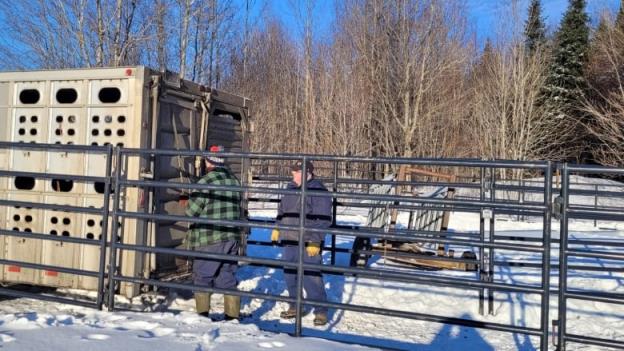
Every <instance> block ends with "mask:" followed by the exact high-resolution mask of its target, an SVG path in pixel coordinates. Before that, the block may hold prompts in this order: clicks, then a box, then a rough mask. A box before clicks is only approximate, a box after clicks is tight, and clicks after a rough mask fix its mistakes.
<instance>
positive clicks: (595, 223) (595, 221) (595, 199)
mask: <svg viewBox="0 0 624 351" xmlns="http://www.w3.org/2000/svg"><path fill="white" fill-rule="evenodd" d="M594 189H595V192H594V210H597V209H598V184H596V185H594ZM597 225H598V221H597V220H595V219H594V227H596V226H597Z"/></svg>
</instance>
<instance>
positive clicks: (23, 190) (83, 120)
mask: <svg viewBox="0 0 624 351" xmlns="http://www.w3.org/2000/svg"><path fill="white" fill-rule="evenodd" d="M250 133H251V115H250V101H249V100H248V99H246V98H243V97H240V96H236V95H232V94H229V93H225V92H222V91H219V90H216V89H211V88H209V87H205V86H202V85H199V84H196V83H193V82H190V81H187V80H183V79H180V77H179V76H178V75H176V74H173V73H170V72H158V71H154V70H151V69H149V68H146V67H142V66H136V67H122V68H94V69H71V70H41V71H21V72H0V141H6V142H14V143H19V142H23V143H42V144H74V145H93V146H101V145H108V144H112V145H115V146H121V147H125V148H141V149H155V148H158V149H177V150H206V149H207V146H209V145H211V144H221V145H223V146H224V147H225V149H226V151H231V152H245V151H248V148H249V145H250V143H249V138H250ZM105 158H106V155H102V154H91V153H88V152H82V153H80V152H77V153H72V152H59V151H51V150H40V151H37V150H22V149H17V148H5V149H0V169H1V170H12V171H21V172H33V173H46V174H58V175H77V176H96V177H105V176H107V175H106V174H105V173H106V160H105ZM228 162H229V165H230V167H231V169H232V170H233V171H234V172H235V174H237V175H238V176H239V177H240V180H241V181H242V182H243V183H246V182H247V180H248V177H249V176H248V169H249V167H248V165H247V164H246V162H244V161H242V160H240V159H238V160H234V159H228ZM113 164H114V163H113ZM199 164H200V162H199V160H198V159H196V158H193V157H160V158H154V157H148V156H146V157H136V158H129V159H128V160H127V162H126V164H124V165H123V167H124V169H123V173H124V175H125V177H126V178H127V179H134V180H138V179H153V180H159V181H170V182H180V183H188V182H191V181H193V180H195V178H196V177H197V176H199V175H200V174H199V168H198V166H199ZM104 188H105V186H104V184H103V183H98V182H94V183H80V182H74V181H72V180H68V179H64V178H63V177H58V179H40V178H37V177H21V176H20V177H2V178H0V200H14V201H24V202H35V203H46V204H60V205H71V206H78V207H95V208H101V207H103V204H104V196H103V194H104V193H105V191H104V190H105V189H104ZM180 195H181V190H180V189H156V190H154V189H137V188H128V189H125V190H124V193H123V194H122V197H121V203H120V204H121V206H122V207H123V209H126V210H128V211H135V212H136V211H138V212H146V213H162V214H176V215H182V214H183V213H184V211H183V210H184V208H183V205H182V202H180V201H178V200H179V198H180ZM111 203H112V202H111ZM0 223H1V227H2V229H5V230H16V231H23V232H32V233H41V234H45V235H62V236H68V237H77V238H86V239H92V240H98V239H99V238H101V235H103V233H101V226H102V218H101V217H98V216H97V215H91V214H82V213H71V212H63V211H54V210H50V209H37V208H32V207H20V206H4V207H0ZM120 224H121V226H120V229H119V233H118V234H117V235H118V238H120V239H121V241H122V242H123V243H128V244H148V245H153V246H156V247H165V248H173V247H179V246H180V245H181V244H182V242H183V238H184V235H185V233H186V230H187V224H186V223H185V222H162V221H161V222H147V221H142V220H136V219H124V220H123V223H120ZM108 228H111V226H110V225H109V226H108ZM109 230H110V229H109ZM107 235H108V237H109V238H110V237H111V234H110V233H107ZM99 257H100V248H99V247H98V246H90V245H78V244H73V243H65V242H56V241H46V240H38V239H34V238H21V237H13V236H6V235H3V236H1V237H0V259H6V260H11V261H23V262H31V263H35V264H45V265H50V266H59V267H68V268H75V269H84V270H91V271H97V270H98V260H99ZM119 260H120V261H119V267H120V270H121V273H122V274H124V275H127V276H136V277H154V276H157V277H164V276H167V275H168V274H174V273H176V272H180V271H181V269H182V268H183V267H182V266H184V265H185V260H183V259H179V258H176V257H173V256H171V255H145V254H142V253H138V252H134V251H124V252H123V253H122V255H121V257H120V258H119ZM0 282H3V283H24V284H34V285H43V286H51V287H66V288H78V289H87V290H94V289H97V280H96V278H93V277H83V276H79V275H74V274H66V273H62V272H50V271H46V270H41V269H31V268H25V267H20V266H19V265H3V266H2V269H1V270H0ZM120 292H121V293H122V294H124V295H126V296H134V295H136V294H138V293H139V287H138V286H137V285H136V284H124V285H122V286H121V291H120Z"/></svg>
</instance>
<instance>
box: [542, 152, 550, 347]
mask: <svg viewBox="0 0 624 351" xmlns="http://www.w3.org/2000/svg"><path fill="white" fill-rule="evenodd" d="M547 166H548V168H547V169H546V172H545V174H544V207H545V209H544V226H543V234H542V238H543V241H542V247H543V248H544V252H543V253H542V289H543V290H542V305H541V327H542V336H541V337H540V342H541V348H540V350H548V326H549V325H548V318H549V316H548V312H549V309H550V308H549V307H550V305H549V304H550V243H551V241H550V237H551V231H550V229H551V228H550V226H551V222H550V220H551V218H550V216H551V214H552V211H551V206H552V201H551V200H552V163H551V162H548V164H547Z"/></svg>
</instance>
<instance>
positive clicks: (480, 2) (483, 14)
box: [267, 0, 620, 43]
mask: <svg viewBox="0 0 624 351" xmlns="http://www.w3.org/2000/svg"><path fill="white" fill-rule="evenodd" d="M267 1H268V3H267V5H268V10H269V11H270V12H271V13H272V14H274V15H275V16H276V17H278V18H279V19H280V20H281V21H283V22H284V24H285V25H286V26H287V27H288V28H289V29H290V30H291V34H292V35H293V36H296V37H299V36H300V35H301V25H300V23H301V21H300V20H298V16H297V14H296V12H297V11H296V9H295V8H296V7H297V6H305V5H304V3H305V1H299V0H267ZM336 1H341V0H316V1H315V2H314V9H313V14H314V18H313V21H314V31H315V32H316V34H317V35H320V36H321V37H322V36H324V35H326V34H327V33H328V32H329V29H330V28H331V24H332V22H333V20H334V6H335V2H336ZM464 1H465V4H466V8H467V10H468V12H469V13H468V18H469V20H470V25H471V26H473V28H475V30H476V33H477V41H478V42H479V43H483V42H484V41H485V39H486V38H487V37H492V36H494V32H495V31H496V28H497V27H498V24H497V23H498V22H499V21H498V20H499V18H500V16H501V10H502V8H503V7H504V6H506V4H509V0H464ZM529 2H530V0H518V6H519V8H520V10H521V14H522V15H523V20H524V18H525V17H526V13H527V8H528V4H529ZM619 5H620V0H587V12H588V13H589V15H590V16H591V17H592V20H595V18H597V15H598V13H599V12H600V11H601V10H602V9H604V8H610V9H612V10H617V9H618V7H619ZM567 6H568V0H542V9H543V15H544V17H545V18H546V24H547V26H548V29H549V30H551V31H554V30H556V29H557V26H558V24H559V21H560V20H561V17H562V15H563V13H564V12H565V10H566V8H567Z"/></svg>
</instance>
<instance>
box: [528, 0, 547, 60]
mask: <svg viewBox="0 0 624 351" xmlns="http://www.w3.org/2000/svg"><path fill="white" fill-rule="evenodd" d="M524 36H525V44H526V48H527V50H528V52H529V53H534V52H535V50H536V49H537V48H539V47H542V46H543V45H544V43H545V42H546V29H545V26H544V19H543V18H542V4H541V3H540V0H531V5H530V6H529V16H528V18H527V20H526V24H525V27H524Z"/></svg>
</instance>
